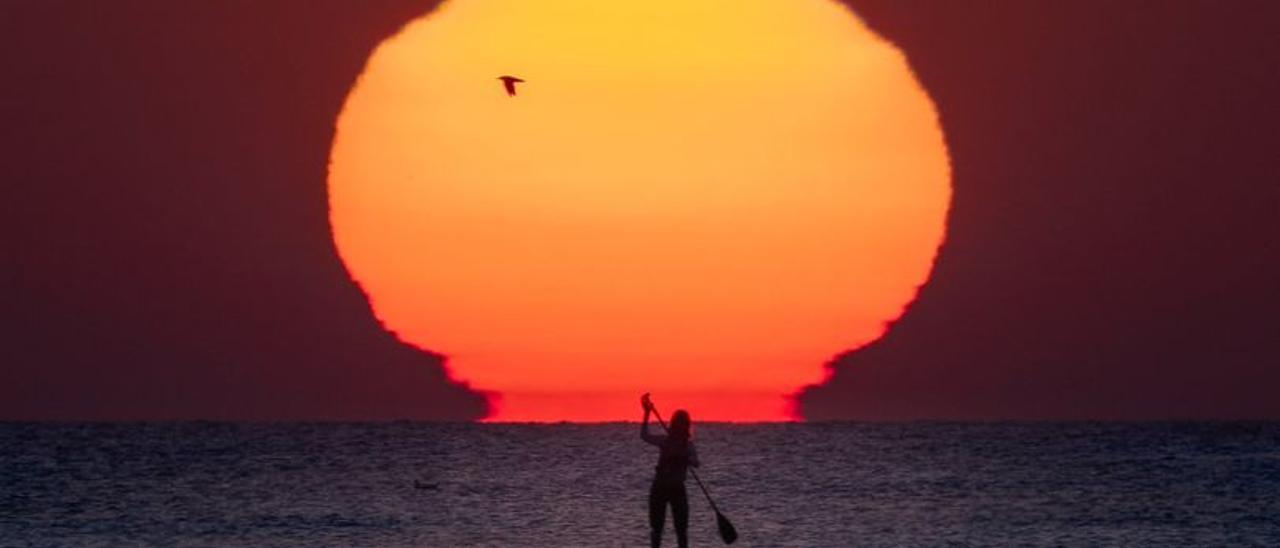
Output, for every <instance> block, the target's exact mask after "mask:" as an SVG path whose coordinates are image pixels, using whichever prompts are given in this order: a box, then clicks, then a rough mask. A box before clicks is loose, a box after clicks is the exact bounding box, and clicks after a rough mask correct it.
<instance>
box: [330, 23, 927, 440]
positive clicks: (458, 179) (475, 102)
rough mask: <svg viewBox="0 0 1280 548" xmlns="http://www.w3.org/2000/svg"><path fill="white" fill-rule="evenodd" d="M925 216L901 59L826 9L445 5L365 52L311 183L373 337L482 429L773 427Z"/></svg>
mask: <svg viewBox="0 0 1280 548" xmlns="http://www.w3.org/2000/svg"><path fill="white" fill-rule="evenodd" d="M507 75H510V76H514V77H517V78H519V79H521V80H523V82H513V85H514V91H515V95H514V96H509V94H508V92H507V90H506V89H504V82H503V81H501V80H499V79H498V78H499V77H501V76H507ZM950 192H951V191H950V171H949V166H948V160H947V153H946V148H945V145H944V140H943V135H942V131H941V129H940V127H939V124H938V119H937V114H936V112H935V110H934V106H933V104H932V102H931V100H930V99H929V97H928V96H927V95H926V93H925V92H924V90H923V89H922V88H921V86H920V84H919V83H918V82H917V81H916V79H915V77H914V76H913V74H912V72H911V70H910V69H909V67H908V65H907V62H906V59H905V58H904V56H903V54H902V53H901V52H900V51H898V50H897V49H895V48H894V47H893V46H892V45H891V44H889V43H887V42H885V41H884V40H882V39H880V38H879V37H877V36H876V35H875V34H873V33H872V32H871V31H870V30H868V29H867V28H866V27H865V26H864V25H863V24H862V23H861V22H860V21H859V20H858V19H857V18H856V17H855V16H854V14H853V13H852V12H850V11H848V9H846V8H845V7H843V6H841V5H839V4H836V3H834V2H832V1H829V0H751V1H742V0H663V1H657V0H627V1H621V0H618V1H607V2H602V1H599V0H510V1H486V0H473V1H467V0H454V1H451V2H446V3H444V4H443V5H442V6H441V7H439V8H438V9H436V10H435V11H433V12H431V13H430V14H427V15H425V16H423V17H421V18H419V19H417V20H415V21H413V22H412V23H410V24H409V25H407V26H406V27H405V28H404V29H403V30H401V31H400V32H399V33H398V34H396V35H395V36H393V37H392V38H390V39H389V40H387V41H386V42H384V43H383V44H382V45H381V46H379V47H378V48H377V49H376V51H374V53H373V54H372V56H371V57H370V59H369V61H368V64H367V66H366V67H365V69H364V71H363V73H362V74H361V75H360V77H359V79H358V81H357V82H356V84H355V86H354V88H353V89H352V91H351V93H350V95H349V96H348V98H347V102H346V104H345V106H344V108H343V110H342V112H341V114H340V116H339V118H338V121H337V133H336V137H335V141H334V144H333V149H332V156H331V159H330V172H329V193H330V208H331V222H332V225H333V236H334V239H335V241H336V244H337V247H338V250H339V252H340V254H341V256H342V259H343V261H344V262H345V264H346V266H347V268H348V269H349V270H350V272H351V275H352V277H353V278H354V279H355V280H356V281H357V282H358V283H359V284H360V285H361V287H363V288H364V290H365V291H366V292H367V293H368V295H369V298H370V301H371V304H372V307H373V310H374V313H375V314H376V315H377V317H378V318H379V319H380V320H381V321H382V322H383V324H384V325H385V326H386V328H387V329H388V330H391V331H393V332H395V333H396V334H397V335H398V336H399V337H400V338H401V339H403V340H405V341H407V342H409V343H412V344H414V345H417V346H419V347H421V348H424V349H430V350H432V351H435V352H439V353H441V354H443V355H444V356H446V357H447V364H446V365H447V368H448V370H449V372H450V374H451V375H452V376H453V377H454V378H456V379H458V380H461V381H465V382H468V383H470V384H471V385H472V386H473V387H476V388H479V389H483V390H488V391H491V392H493V393H494V394H495V399H494V409H495V414H494V415H493V416H492V417H491V420H499V421H525V420H529V421H558V420H582V421H596V420H622V419H634V418H636V415H637V413H638V411H639V407H638V404H637V399H636V397H637V396H638V395H639V394H640V393H642V392H653V393H654V397H655V399H656V400H658V401H660V402H669V404H670V405H671V406H673V407H674V406H680V407H685V408H687V409H689V410H690V411H691V413H693V415H694V417H695V418H696V419H698V420H732V421H748V420H789V419H791V418H793V416H792V414H791V410H790V407H789V400H788V396H789V395H790V394H792V393H793V392H794V391H796V390H797V389H798V388H800V387H801V386H804V385H806V384H809V383H814V382H817V381H820V380H821V379H822V377H823V371H824V370H823V364H824V363H825V362H827V361H828V360H829V359H830V358H832V357H833V356H834V355H836V354H838V353H840V352H842V351H845V350H848V349H850V348H853V347H856V346H859V345H862V344H865V343H867V342H869V341H871V340H874V339H875V338H877V337H878V336H880V335H881V334H882V333H883V331H884V329H885V324H886V322H889V321H892V320H894V319H895V318H897V317H898V316H899V315H900V314H901V313H902V311H903V308H904V306H905V305H906V304H907V303H908V302H910V300H911V299H912V298H913V297H914V296H915V293H916V290H917V288H918V287H919V286H920V285H921V284H922V283H924V282H925V280H926V278H927V277H928V275H929V271H930V268H931V266H932V263H933V258H934V255H935V253H936V251H937V248H938V246H939V245H940V244H941V242H942V239H943V237H944V223H945V219H946V214H947V209H948V204H949V202H950Z"/></svg>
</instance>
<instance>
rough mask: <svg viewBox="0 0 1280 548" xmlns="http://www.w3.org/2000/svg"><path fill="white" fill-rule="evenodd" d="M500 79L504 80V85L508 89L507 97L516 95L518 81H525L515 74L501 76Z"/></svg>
mask: <svg viewBox="0 0 1280 548" xmlns="http://www.w3.org/2000/svg"><path fill="white" fill-rule="evenodd" d="M498 79H499V80H502V87H503V88H505V89H506V90H507V97H515V96H516V82H523V81H524V80H521V79H519V78H516V77H515V76H499V77H498Z"/></svg>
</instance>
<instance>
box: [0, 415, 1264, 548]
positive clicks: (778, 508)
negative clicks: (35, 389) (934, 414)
mask: <svg viewBox="0 0 1280 548" xmlns="http://www.w3.org/2000/svg"><path fill="white" fill-rule="evenodd" d="M696 436H697V438H696V441H697V443H698V445H699V452H700V454H701V456H702V459H703V468H704V469H703V478H704V479H705V480H706V481H707V484H708V486H709V487H710V488H711V490H712V494H713V496H715V497H716V498H717V502H718V503H719V504H720V506H721V510H722V511H724V512H725V514H726V515H727V516H728V517H730V518H731V519H732V520H733V522H734V524H735V525H736V526H737V528H738V531H739V533H740V534H741V539H740V540H739V542H738V544H737V546H969V545H972V546H1006V545H1019V546H1027V545H1034V546H1050V545H1070V546H1099V545H1145V546H1171V545H1180V546H1185V545H1203V546H1242V545H1257V546H1266V545H1270V546H1280V423H1144V424H1111V423H1078V424H1036V423H1030V424H934V423H904V424H865V423H831V424H769V425H721V424H708V425H699V426H698V428H697V431H696ZM655 460H656V456H655V454H654V450H653V449H652V448H651V447H649V446H647V445H644V444H643V443H642V442H641V441H640V440H639V437H638V435H637V426H636V425H633V424H609V425H542V426H539V425H475V424H428V423H381V424H216V423H177V424H127V425H106V424H84V425H40V424H0V546H142V545H150V546H318V547H324V546H392V547H394V546H440V547H444V546H644V545H646V543H647V539H648V536H647V525H646V521H645V519H646V518H645V511H646V510H645V509H646V503H645V497H646V496H647V485H648V482H649V479H650V474H651V473H652V466H653V464H654V461H655ZM415 480H417V481H418V482H420V483H422V484H424V485H430V486H433V488H426V489H419V488H415V486H414V481H415ZM689 487H690V490H691V491H690V496H691V497H693V496H697V497H699V498H697V499H692V500H691V506H692V516H691V520H690V521H691V525H690V535H691V538H692V540H693V543H694V545H695V546H716V545H721V543H720V541H719V539H718V537H717V536H716V533H715V520H714V515H713V514H712V512H711V510H710V509H709V507H708V505H707V504H706V501H705V500H701V498H700V497H701V495H698V494H697V491H696V488H695V487H694V485H693V484H692V480H691V481H690V485H689ZM667 534H668V536H667V544H664V545H672V546H674V544H675V543H674V538H673V537H672V534H671V533H670V531H668V533H667Z"/></svg>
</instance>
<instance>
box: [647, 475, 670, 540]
mask: <svg viewBox="0 0 1280 548" xmlns="http://www.w3.org/2000/svg"><path fill="white" fill-rule="evenodd" d="M666 520H667V497H666V496H665V493H664V492H663V490H662V489H660V488H659V487H658V484H657V483H654V484H653V486H652V487H650V488H649V546H652V547H653V548H659V547H660V546H662V525H663V522H664V521H666Z"/></svg>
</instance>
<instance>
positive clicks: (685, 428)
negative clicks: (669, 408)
mask: <svg viewBox="0 0 1280 548" xmlns="http://www.w3.org/2000/svg"><path fill="white" fill-rule="evenodd" d="M671 437H673V438H675V439H678V440H681V441H686V442H687V441H689V440H690V439H691V438H693V423H692V421H691V420H689V412H688V411H685V410H684V409H677V410H676V412H675V413H672V414H671Z"/></svg>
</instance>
